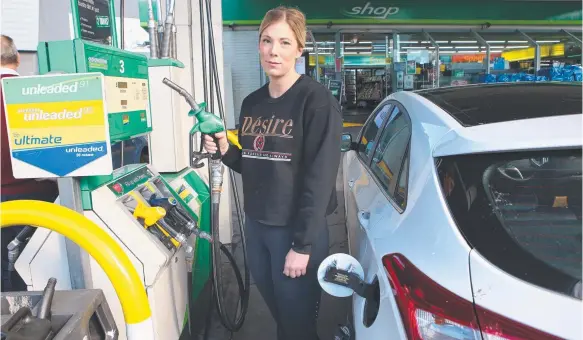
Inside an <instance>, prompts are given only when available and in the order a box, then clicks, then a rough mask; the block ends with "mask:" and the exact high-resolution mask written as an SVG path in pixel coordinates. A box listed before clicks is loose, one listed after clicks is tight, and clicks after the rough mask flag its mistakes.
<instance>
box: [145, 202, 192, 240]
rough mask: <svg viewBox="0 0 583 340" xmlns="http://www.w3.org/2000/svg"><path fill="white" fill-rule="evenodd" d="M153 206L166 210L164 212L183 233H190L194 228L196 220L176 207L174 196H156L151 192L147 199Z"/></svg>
mask: <svg viewBox="0 0 583 340" xmlns="http://www.w3.org/2000/svg"><path fill="white" fill-rule="evenodd" d="M148 203H150V205H151V206H153V207H161V208H164V209H165V210H166V214H167V215H168V216H169V217H171V218H172V220H173V221H174V222H175V225H176V226H177V227H179V228H180V229H181V232H183V233H184V234H190V233H192V231H193V230H194V229H195V228H196V222H195V221H193V220H192V219H191V218H190V217H189V216H188V215H186V214H184V213H183V212H182V211H181V210H180V209H179V208H178V201H176V199H175V198H174V197H171V196H170V197H158V195H156V194H153V195H152V196H151V197H150V199H149V200H148Z"/></svg>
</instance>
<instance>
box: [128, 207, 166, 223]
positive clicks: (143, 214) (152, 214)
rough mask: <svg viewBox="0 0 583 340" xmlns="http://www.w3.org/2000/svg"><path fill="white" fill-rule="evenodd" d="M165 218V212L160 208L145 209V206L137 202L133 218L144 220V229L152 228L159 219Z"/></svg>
mask: <svg viewBox="0 0 583 340" xmlns="http://www.w3.org/2000/svg"><path fill="white" fill-rule="evenodd" d="M165 216H166V210H164V208H162V207H147V206H146V205H145V204H143V203H141V202H138V205H137V206H136V209H135V210H134V217H136V218H141V219H143V220H144V224H145V225H146V227H150V226H153V225H154V224H156V222H158V221H159V220H160V219H162V218H164V217H165Z"/></svg>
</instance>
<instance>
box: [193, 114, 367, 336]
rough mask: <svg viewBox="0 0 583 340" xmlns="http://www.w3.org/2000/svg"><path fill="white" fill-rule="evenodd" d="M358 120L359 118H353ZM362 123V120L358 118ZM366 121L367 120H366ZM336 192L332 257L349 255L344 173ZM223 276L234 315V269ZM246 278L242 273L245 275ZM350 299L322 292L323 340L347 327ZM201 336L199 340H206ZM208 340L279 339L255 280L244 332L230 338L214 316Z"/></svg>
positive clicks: (236, 238) (237, 249)
mask: <svg viewBox="0 0 583 340" xmlns="http://www.w3.org/2000/svg"><path fill="white" fill-rule="evenodd" d="M354 118H356V117H354ZM358 118H359V119H358V120H359V122H360V120H362V117H358ZM365 119H366V118H365ZM359 130H360V128H359V127H351V128H345V131H346V132H350V133H352V134H353V136H354V135H355V134H357V133H358V131H359ZM236 178H237V182H238V183H237V187H238V188H242V185H241V179H240V177H239V175H238V174H236ZM336 192H337V195H338V208H337V209H336V211H335V212H334V213H333V214H332V215H330V216H329V217H328V228H329V233H330V245H329V246H330V254H332V253H338V252H342V253H347V252H348V244H347V235H346V225H345V214H344V195H343V184H342V169H339V171H338V177H337V180H336ZM239 197H240V200H241V205H243V197H242V190H241V189H239ZM232 206H233V244H232V253H233V254H234V256H235V258H236V261H237V263H238V266H239V268H241V270H242V268H243V256H242V251H241V246H240V240H241V237H240V235H239V226H238V220H237V214H236V211H235V204H234V203H233V204H232ZM223 263H225V264H226V263H227V261H226V260H224V262H223ZM223 273H224V274H223V275H224V280H225V282H226V284H225V286H226V287H225V297H226V298H225V299H226V302H225V304H226V306H225V309H226V310H227V311H234V310H235V308H236V303H237V302H236V301H238V290H237V285H236V281H235V279H234V275H233V274H232V269H230V268H229V266H228V265H225V266H224V268H223ZM242 274H243V273H242ZM350 301H351V299H350V298H334V297H332V296H330V295H328V294H327V293H325V292H323V291H322V304H321V307H320V313H319V315H320V316H319V321H318V323H319V326H318V328H319V331H318V332H319V335H320V339H321V340H328V339H334V333H335V332H336V329H337V327H338V325H339V324H344V323H345V322H346V316H347V313H348V310H349V308H350ZM203 338H204V337H203V336H202V335H201V336H199V339H203ZM207 339H209V340H227V339H234V340H275V339H277V336H276V325H275V322H274V320H273V318H272V317H271V315H270V313H269V310H268V308H267V305H266V304H265V302H264V301H263V299H262V297H261V295H260V294H259V292H258V290H257V287H256V286H255V284H254V283H253V278H251V286H250V297H249V308H248V311H247V315H246V318H245V323H244V324H243V326H242V328H241V329H240V330H239V331H238V332H236V333H234V334H231V333H230V332H228V331H226V330H225V329H224V328H223V326H222V325H221V323H220V320H219V317H218V316H217V315H216V313H214V315H213V317H212V319H211V321H210V327H209V334H208V337H207Z"/></svg>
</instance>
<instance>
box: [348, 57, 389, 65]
mask: <svg viewBox="0 0 583 340" xmlns="http://www.w3.org/2000/svg"><path fill="white" fill-rule="evenodd" d="M387 59H388V58H386V57H384V56H374V55H345V56H344V67H346V66H385V65H387V64H388V63H389V61H388V60H387Z"/></svg>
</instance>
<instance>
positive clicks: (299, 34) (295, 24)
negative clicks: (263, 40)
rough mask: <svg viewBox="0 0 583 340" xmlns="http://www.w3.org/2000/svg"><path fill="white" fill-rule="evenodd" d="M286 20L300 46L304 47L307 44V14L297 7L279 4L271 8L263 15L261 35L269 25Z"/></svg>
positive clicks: (260, 28)
mask: <svg viewBox="0 0 583 340" xmlns="http://www.w3.org/2000/svg"><path fill="white" fill-rule="evenodd" d="M282 20H284V21H285V22H286V23H287V24H288V25H289V27H290V28H291V30H292V31H293V32H294V35H295V37H296V41H297V43H298V47H299V48H300V49H303V48H304V47H305V46H306V16H305V15H304V13H302V11H300V10H299V9H297V8H291V7H285V6H279V7H277V8H274V9H271V10H269V11H268V12H267V13H266V14H265V16H264V17H263V21H262V22H261V26H260V27H259V37H261V35H262V34H263V31H265V29H266V28H267V27H269V25H271V24H274V23H276V22H279V21H282Z"/></svg>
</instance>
